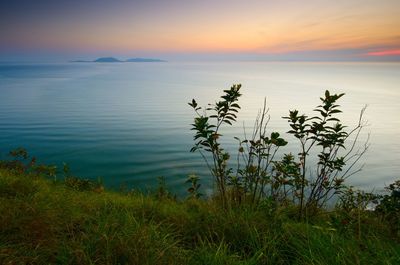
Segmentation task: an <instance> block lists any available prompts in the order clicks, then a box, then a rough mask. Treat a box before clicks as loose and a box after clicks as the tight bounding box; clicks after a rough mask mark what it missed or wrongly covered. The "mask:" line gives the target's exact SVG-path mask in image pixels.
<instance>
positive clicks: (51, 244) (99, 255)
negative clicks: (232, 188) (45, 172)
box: [0, 168, 400, 264]
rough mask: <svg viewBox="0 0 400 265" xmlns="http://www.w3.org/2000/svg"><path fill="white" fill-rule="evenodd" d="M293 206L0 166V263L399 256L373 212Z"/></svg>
mask: <svg viewBox="0 0 400 265" xmlns="http://www.w3.org/2000/svg"><path fill="white" fill-rule="evenodd" d="M296 211H297V210H296V209H295V208H293V207H292V208H291V207H288V208H280V209H276V210H271V208H269V207H268V205H265V206H264V207H262V206H261V207H259V208H257V209H254V208H251V207H250V206H246V205H242V206H238V207H235V208H233V209H230V210H222V209H221V207H220V206H219V204H218V203H217V202H216V201H215V200H213V199H208V200H197V199H192V200H181V201H178V200H175V199H172V198H170V197H168V196H161V197H160V196H155V195H144V194H141V193H132V194H128V193H117V192H111V191H103V190H101V189H93V190H89V191H79V190H76V189H73V188H71V187H69V186H68V185H66V183H65V182H63V181H59V182H54V181H51V180H49V179H46V178H45V177H42V176H38V175H37V174H32V173H21V172H17V171H14V170H10V169H5V168H0V213H1V214H0V264H400V243H399V239H398V238H396V237H393V235H392V234H391V233H390V227H388V225H386V224H385V223H384V222H382V221H381V220H380V219H379V218H378V217H376V216H374V215H373V213H368V212H365V213H363V216H362V218H361V219H360V222H359V223H356V221H354V220H358V219H357V218H355V219H354V220H350V221H349V222H346V223H343V220H344V219H343V218H344V217H343V216H345V213H340V212H330V213H329V212H321V214H320V215H318V216H317V217H315V218H313V219H312V220H311V219H310V220H307V221H305V222H300V221H297V220H296V219H295V218H293V217H292V216H294V214H293V213H294V212H296ZM347 217H348V215H346V218H347ZM342 219H343V220H342ZM346 220H347V219H346ZM359 225H360V227H361V230H359V229H358V227H359Z"/></svg>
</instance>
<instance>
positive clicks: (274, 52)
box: [0, 0, 400, 61]
mask: <svg viewBox="0 0 400 265" xmlns="http://www.w3.org/2000/svg"><path fill="white" fill-rule="evenodd" d="M0 34H1V37H0V61H4V60H13V59H15V60H20V59H21V58H33V59H39V58H41V57H42V58H47V59H48V58H55V59H60V58H66V59H88V58H92V57H96V56H111V55H112V56H116V57H121V58H127V57H132V56H133V57H137V56H150V57H162V58H165V59H170V60H171V59H172V60H173V59H179V60H180V59H239V60H246V59H249V60H264V59H265V60H280V59H282V60H291V59H293V60H303V59H304V60H400V1H399V0H379V1H378V0H345V1H344V0H336V1H332V0H328V1H326V0H302V1H299V0H292V1H290V0H281V1H277V0H275V1H272V0H247V1H244V0H241V1H239V0H202V1H198V0H197V1H193V0H143V1H137V0H130V1H129V0H35V1H34V0H2V1H1V2H0Z"/></svg>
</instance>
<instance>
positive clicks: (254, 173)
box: [189, 84, 368, 216]
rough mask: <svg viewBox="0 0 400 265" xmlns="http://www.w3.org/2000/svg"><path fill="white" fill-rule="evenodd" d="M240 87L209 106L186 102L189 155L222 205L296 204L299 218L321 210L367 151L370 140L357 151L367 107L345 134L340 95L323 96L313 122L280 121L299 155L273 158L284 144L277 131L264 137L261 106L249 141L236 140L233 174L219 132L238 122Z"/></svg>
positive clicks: (294, 116) (295, 117)
mask: <svg viewBox="0 0 400 265" xmlns="http://www.w3.org/2000/svg"><path fill="white" fill-rule="evenodd" d="M240 88H241V85H240V84H238V85H233V86H232V87H231V88H230V89H229V90H224V95H223V96H221V100H220V101H217V102H216V103H215V104H208V106H209V107H207V108H202V107H199V106H198V103H197V102H196V100H194V99H193V100H192V102H190V103H189V105H190V106H191V107H192V108H193V109H194V111H195V113H196V114H197V116H196V117H195V118H194V123H193V124H192V130H194V131H195V135H194V140H195V144H194V147H193V148H192V149H191V151H192V152H194V151H198V152H200V154H201V155H202V157H203V158H204V160H205V161H206V164H207V166H208V168H209V169H210V172H211V174H212V175H213V177H214V180H215V181H216V184H217V193H218V196H219V197H220V198H221V200H222V204H223V205H224V206H227V203H228V202H229V203H237V202H239V203H240V202H242V201H243V199H245V200H246V201H248V202H250V203H251V204H252V205H258V204H259V202H260V201H261V200H262V199H265V198H270V199H272V200H273V201H275V202H276V203H279V204H287V203H293V204H296V205H298V206H299V215H300V216H303V215H304V213H306V212H310V211H313V209H318V208H321V207H324V206H325V204H326V202H327V201H329V200H330V199H331V198H332V197H333V196H334V195H335V194H338V193H339V192H340V191H341V190H342V189H343V188H344V187H345V186H344V181H345V179H346V178H348V177H349V176H351V175H353V174H355V173H356V172H358V171H359V170H360V168H358V169H354V166H355V165H356V164H357V162H358V160H359V159H360V157H361V156H362V155H363V154H364V153H365V152H366V151H367V149H368V141H367V142H365V144H364V146H362V147H357V143H358V138H359V135H360V132H361V130H362V128H363V127H364V126H365V122H364V121H363V114H364V111H365V108H363V109H362V110H361V113H360V116H359V120H358V123H357V125H356V126H355V127H354V128H353V129H351V130H349V131H347V130H346V126H344V125H343V124H342V123H341V122H340V120H339V119H338V118H337V114H338V113H341V112H342V111H341V110H340V108H339V107H340V106H339V105H338V104H337V101H338V100H339V99H340V98H341V97H342V96H343V95H344V94H331V93H330V92H329V91H326V92H325V94H324V97H321V98H320V99H321V105H318V106H317V107H316V109H314V111H315V112H316V113H317V115H315V116H312V117H308V116H306V115H305V114H301V115H300V114H299V111H298V110H292V111H290V112H289V116H287V117H284V119H286V120H287V121H288V122H289V126H290V127H291V130H289V131H288V132H287V133H288V134H289V135H292V136H294V138H295V139H296V140H297V141H298V142H299V147H300V148H299V149H300V150H299V152H298V154H297V156H295V155H293V154H291V153H290V154H284V155H283V156H282V157H281V158H280V159H278V158H277V157H276V154H277V153H278V150H279V148H280V147H282V146H285V145H286V144H287V141H286V140H285V139H283V138H282V137H281V136H280V134H279V133H278V132H271V133H267V124H268V121H269V115H268V109H267V108H266V104H265V101H264V106H263V109H262V110H261V111H260V112H259V115H258V116H257V118H256V121H255V126H254V129H253V133H252V134H251V137H250V138H247V136H246V135H245V137H244V139H243V140H241V139H240V138H238V137H235V139H237V140H238V142H239V148H238V155H237V159H236V161H237V165H236V167H235V168H236V170H234V168H233V167H231V166H230V165H229V163H228V161H229V159H230V157H231V155H230V154H229V153H228V152H227V151H225V150H224V148H223V147H222V146H221V144H220V138H221V137H222V134H221V132H220V131H221V128H222V125H223V124H227V125H232V123H233V122H235V121H236V118H237V113H238V112H239V109H240V106H239V104H238V100H239V98H240V96H241V93H240ZM209 112H210V114H209ZM351 137H353V138H352V140H351ZM207 153H208V154H210V156H211V160H210V159H209V158H210V156H207ZM315 154H316V164H315V165H310V164H312V162H313V160H311V159H309V156H310V155H315ZM210 161H211V162H210ZM228 189H229V192H228ZM228 195H231V196H228Z"/></svg>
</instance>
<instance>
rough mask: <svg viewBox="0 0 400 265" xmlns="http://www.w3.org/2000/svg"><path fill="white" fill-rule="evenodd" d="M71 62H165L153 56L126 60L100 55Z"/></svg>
mask: <svg viewBox="0 0 400 265" xmlns="http://www.w3.org/2000/svg"><path fill="white" fill-rule="evenodd" d="M71 62H72V63H125V62H126V63H160V62H167V61H165V60H161V59H153V58H131V59H127V60H119V59H117V58H115V57H100V58H97V59H96V60H93V61H86V60H75V61H71Z"/></svg>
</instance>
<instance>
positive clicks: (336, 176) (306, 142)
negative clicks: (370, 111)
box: [284, 90, 369, 215]
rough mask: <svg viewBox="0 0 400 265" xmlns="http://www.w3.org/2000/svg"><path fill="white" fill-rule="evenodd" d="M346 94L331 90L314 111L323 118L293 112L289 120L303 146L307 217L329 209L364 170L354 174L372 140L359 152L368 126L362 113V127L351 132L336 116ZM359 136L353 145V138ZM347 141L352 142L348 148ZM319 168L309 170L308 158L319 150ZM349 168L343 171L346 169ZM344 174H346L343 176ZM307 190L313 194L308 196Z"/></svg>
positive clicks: (302, 187)
mask: <svg viewBox="0 0 400 265" xmlns="http://www.w3.org/2000/svg"><path fill="white" fill-rule="evenodd" d="M343 95H344V94H330V92H329V91H328V90H327V91H326V92H325V97H322V98H320V99H321V102H322V104H321V105H319V106H317V108H316V109H315V110H314V111H315V112H317V113H318V114H319V115H317V116H313V117H308V116H306V115H304V114H302V115H299V112H298V111H297V110H293V111H290V112H289V116H288V117H284V118H285V119H287V120H288V122H289V125H290V127H291V130H290V131H288V133H289V134H291V135H293V136H294V137H295V138H296V139H298V141H299V143H300V152H299V153H298V156H299V164H300V176H301V183H300V194H299V198H300V207H299V213H300V215H303V214H304V213H305V211H306V210H312V208H319V207H322V206H324V205H325V203H326V202H327V201H328V200H330V199H331V198H332V197H333V196H334V195H335V194H338V192H340V190H341V189H343V188H344V185H343V183H344V181H345V179H346V178H348V177H349V176H351V175H353V174H355V173H356V172H358V171H359V170H361V168H358V169H356V170H353V171H352V168H353V167H354V165H355V164H356V163H357V161H358V160H359V159H360V158H361V156H362V155H363V154H364V153H365V152H366V151H367V149H368V146H369V144H368V140H367V141H366V143H365V144H364V146H363V147H361V148H359V149H357V150H355V147H356V143H357V141H358V137H359V135H360V132H361V130H362V128H363V127H364V126H365V122H364V121H363V114H364V111H365V107H364V108H363V109H362V110H361V113H360V116H359V120H358V124H357V125H356V126H355V127H354V128H353V129H352V130H350V131H349V132H347V131H345V128H346V126H344V125H343V124H341V122H340V120H339V119H338V118H337V117H336V114H338V113H341V112H342V111H341V110H340V109H339V107H340V106H339V105H337V100H338V99H340V98H341V97H342V96H343ZM353 134H355V137H354V139H353V140H352V141H350V140H349V137H350V136H352V135H353ZM346 141H347V142H349V141H350V142H351V143H350V146H347V149H346V146H345V144H346ZM318 147H319V149H320V151H319V152H318V154H317V164H316V165H315V166H314V167H313V168H312V169H311V168H308V161H309V160H308V156H309V155H310V154H311V151H312V150H313V148H315V149H316V148H318ZM345 166H347V168H346V169H345V170H344V171H343V169H344V168H345ZM342 171H343V172H342ZM306 187H309V190H308V191H307V192H306Z"/></svg>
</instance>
